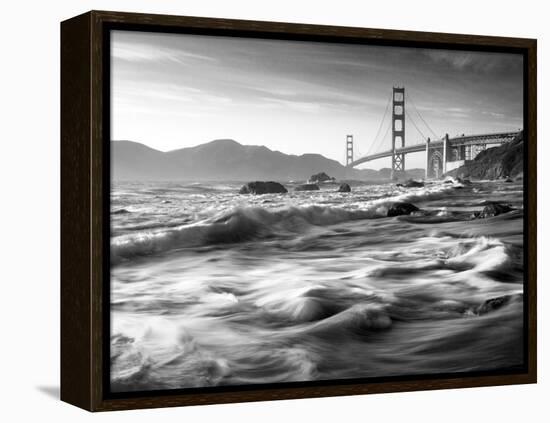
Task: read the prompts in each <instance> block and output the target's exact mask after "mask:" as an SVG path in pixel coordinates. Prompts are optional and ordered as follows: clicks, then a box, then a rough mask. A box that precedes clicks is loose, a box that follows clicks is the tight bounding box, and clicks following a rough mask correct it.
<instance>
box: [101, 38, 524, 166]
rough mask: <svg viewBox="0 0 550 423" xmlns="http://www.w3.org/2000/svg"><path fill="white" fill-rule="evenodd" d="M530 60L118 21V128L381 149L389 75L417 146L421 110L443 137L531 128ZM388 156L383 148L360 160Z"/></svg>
mask: <svg viewBox="0 0 550 423" xmlns="http://www.w3.org/2000/svg"><path fill="white" fill-rule="evenodd" d="M522 60H523V59H522V56H521V55H516V54H503V53H475V52H461V51H449V50H434V49H412V48H400V47H380V46H365V45H347V44H330V43H316V42H296V41H281V40H264V39H248V38H233V37H212V36H199V35H181V34H158V33H145V32H131V31H114V32H113V33H112V75H111V78H112V137H111V138H112V139H113V140H129V141H135V142H139V143H142V144H145V145H147V146H149V147H151V148H154V149H157V150H160V151H171V150H175V149H180V148H185V147H192V146H196V145H200V144H204V143H207V142H210V141H213V140H216V139H233V140H235V141H236V142H238V143H240V144H243V145H264V146H266V147H268V148H269V149H271V150H274V151H281V152H283V153H285V154H295V155H302V154H305V153H317V154H321V155H323V156H325V157H327V158H330V159H334V160H338V161H339V162H343V161H344V156H345V138H346V135H347V134H353V135H354V139H355V149H356V157H358V156H359V154H365V153H366V152H367V151H369V149H373V148H374V146H371V143H372V140H373V139H374V138H375V136H376V134H377V132H379V131H378V130H379V126H380V121H381V120H382V116H383V115H384V111H385V109H386V106H387V103H388V99H389V97H390V93H391V88H392V86H393V85H404V86H405V87H406V92H407V97H408V100H409V101H408V103H407V105H406V107H407V111H408V113H409V114H410V115H411V116H410V117H409V116H407V122H406V130H407V134H406V143H407V144H409V145H410V144H416V143H418V142H421V141H423V136H431V137H432V138H433V137H434V135H433V133H431V132H430V130H429V128H428V127H427V126H426V125H425V124H424V122H423V121H422V118H423V119H425V121H426V122H428V124H429V126H430V128H431V129H432V130H433V131H434V132H435V134H436V135H438V136H442V135H443V134H444V133H449V135H450V136H453V135H457V134H462V133H466V134H473V133H483V132H493V131H494V132H496V131H507V130H517V129H519V128H521V127H522V126H523V62H522ZM410 100H412V101H410ZM416 110H418V111H419V112H420V114H421V116H422V118H420V116H418V114H417V112H416ZM411 117H412V119H414V123H413V121H412V120H411ZM387 118H388V116H386V121H387ZM415 123H416V125H417V126H418V128H419V129H420V131H418V130H417V129H416V128H415V125H414V124H415ZM382 132H384V131H382ZM420 132H422V134H421V133H420ZM382 135H383V134H380V137H379V138H378V139H377V140H378V141H380V138H382ZM383 146H384V147H383V148H374V150H375V151H379V150H381V149H388V148H389V146H390V137H389V134H388V136H386V137H385V138H384V142H383ZM376 147H378V145H377V146H376ZM423 159H424V157H423V154H421V153H416V154H410V155H408V156H407V167H408V168H413V167H417V168H422V167H425V164H424V162H423ZM389 166H390V159H389V158H386V159H382V160H377V161H374V162H369V163H367V164H366V165H365V166H364V167H369V168H373V169H380V168H383V167H389Z"/></svg>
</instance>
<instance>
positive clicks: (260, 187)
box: [239, 181, 288, 194]
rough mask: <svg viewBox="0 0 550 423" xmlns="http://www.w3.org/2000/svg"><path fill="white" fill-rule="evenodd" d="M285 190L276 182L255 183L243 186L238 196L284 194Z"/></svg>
mask: <svg viewBox="0 0 550 423" xmlns="http://www.w3.org/2000/svg"><path fill="white" fill-rule="evenodd" d="M286 192H288V191H287V189H286V188H285V187H284V186H283V185H281V184H280V183H278V182H273V181H268V182H264V181H255V182H249V183H247V184H246V185H243V187H242V188H241V190H240V191H239V194H284V193H286Z"/></svg>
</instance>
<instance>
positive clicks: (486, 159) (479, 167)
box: [447, 131, 523, 179]
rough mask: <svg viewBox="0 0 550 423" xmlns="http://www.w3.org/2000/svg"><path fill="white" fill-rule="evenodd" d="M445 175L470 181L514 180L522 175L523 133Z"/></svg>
mask: <svg viewBox="0 0 550 423" xmlns="http://www.w3.org/2000/svg"><path fill="white" fill-rule="evenodd" d="M447 175H450V176H458V177H460V178H472V179H499V178H507V177H510V178H516V177H518V176H521V175H523V131H522V132H520V133H519V134H518V135H517V136H516V138H514V139H513V140H512V141H510V142H509V143H506V144H503V145H500V146H498V147H493V148H488V149H487V150H484V151H482V152H481V153H479V154H478V155H477V156H476V158H475V159H474V160H472V161H470V162H467V163H466V164H465V165H464V166H461V167H459V168H457V169H455V170H453V171H451V172H448V173H447Z"/></svg>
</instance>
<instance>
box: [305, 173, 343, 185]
mask: <svg viewBox="0 0 550 423" xmlns="http://www.w3.org/2000/svg"><path fill="white" fill-rule="evenodd" d="M335 179H336V178H334V177H332V176H328V175H327V174H326V173H325V172H320V173H316V174H315V175H311V177H310V178H309V180H310V181H311V182H312V183H313V182H317V183H319V182H325V181H334V180H335Z"/></svg>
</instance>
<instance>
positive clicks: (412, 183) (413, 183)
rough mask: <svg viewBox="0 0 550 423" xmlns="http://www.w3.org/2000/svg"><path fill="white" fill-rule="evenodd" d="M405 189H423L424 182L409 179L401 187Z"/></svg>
mask: <svg viewBox="0 0 550 423" xmlns="http://www.w3.org/2000/svg"><path fill="white" fill-rule="evenodd" d="M399 186H402V187H405V188H422V187H423V186H424V182H422V181H415V180H414V179H408V180H406V181H405V182H403V185H399Z"/></svg>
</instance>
